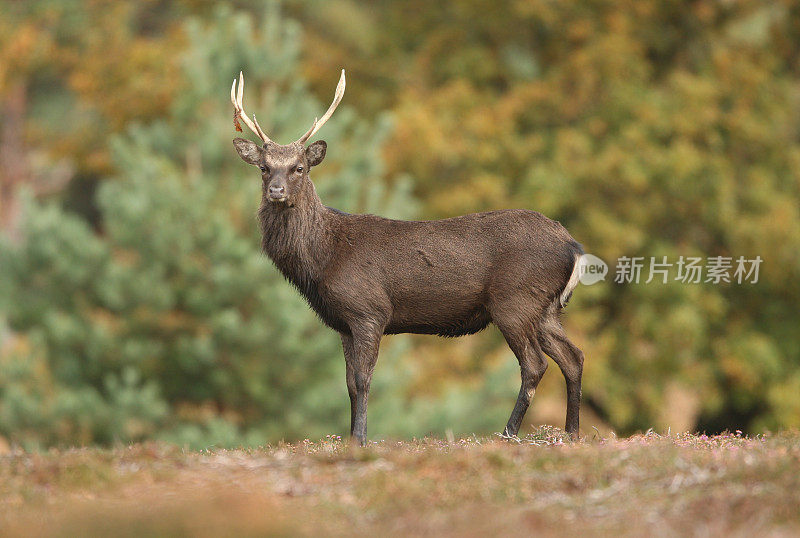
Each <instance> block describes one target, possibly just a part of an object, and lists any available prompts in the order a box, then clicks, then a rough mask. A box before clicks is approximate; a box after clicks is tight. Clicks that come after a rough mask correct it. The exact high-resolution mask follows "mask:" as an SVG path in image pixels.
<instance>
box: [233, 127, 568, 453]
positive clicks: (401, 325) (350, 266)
mask: <svg viewBox="0 0 800 538" xmlns="http://www.w3.org/2000/svg"><path fill="white" fill-rule="evenodd" d="M234 145H235V146H236V148H237V150H238V151H239V154H240V155H241V156H242V158H243V159H244V160H245V161H246V162H248V163H250V164H254V165H257V166H259V167H260V168H262V180H263V192H262V201H261V207H260V209H259V212H258V217H259V222H260V225H261V232H262V248H263V250H264V252H265V253H266V254H267V255H268V256H269V257H270V258H271V259H272V261H273V262H274V263H275V265H276V266H277V267H278V269H279V270H280V271H281V273H283V275H284V276H285V277H286V278H287V279H288V280H289V281H290V282H291V283H292V284H294V285H295V286H296V287H297V289H298V290H299V291H300V293H301V294H302V295H303V296H304V297H305V298H306V300H307V301H308V303H309V305H310V306H311V308H313V309H314V311H315V312H316V313H317V314H318V315H319V317H320V319H321V320H322V321H323V322H324V323H325V324H326V325H328V326H329V327H331V328H332V329H334V330H336V331H338V332H339V333H340V335H341V338H342V346H343V349H344V355H345V359H346V360H345V362H346V370H347V386H348V390H349V393H350V399H351V434H352V435H353V436H354V437H355V438H356V439H357V440H358V441H359V442H360V443H362V444H363V443H364V442H365V441H366V424H367V421H366V410H367V394H368V392H369V385H370V381H371V379H372V372H373V368H374V366H375V362H376V361H377V356H378V348H379V344H380V340H381V337H382V336H383V335H384V334H396V333H421V334H438V335H441V336H461V335H465V334H472V333H475V332H478V331H480V330H482V329H484V328H485V327H486V326H487V325H488V324H489V323H494V324H495V325H496V326H497V327H498V328H499V329H500V331H501V332H502V333H503V336H504V337H505V338H506V341H507V342H508V344H509V346H510V347H511V349H512V351H513V352H514V354H515V355H516V356H517V358H518V360H519V362H520V367H521V371H522V386H521V388H520V394H519V397H518V398H517V403H516V405H515V407H514V410H513V412H512V414H511V418H510V419H509V422H508V424H507V426H506V429H505V432H504V433H505V434H506V435H516V434H517V432H518V431H519V428H520V425H521V423H522V418H523V416H524V414H525V411H526V410H527V408H528V406H529V404H530V400H531V397H532V396H533V392H534V391H535V388H536V386H537V385H538V383H539V380H540V379H541V377H542V374H544V371H545V369H546V367H547V360H546V358H545V356H544V353H547V354H548V355H550V356H551V357H552V358H553V359H554V360H555V361H556V363H557V364H558V365H559V366H560V367H561V370H562V372H563V373H564V376H565V378H566V381H567V393H568V394H567V422H566V428H567V431H569V432H570V433H573V434H575V433H577V432H578V429H579V424H578V414H579V413H578V410H579V405H580V384H581V371H582V367H583V354H582V353H581V351H580V350H579V349H578V348H577V347H575V346H574V345H573V344H572V343H571V342H570V341H569V340H568V339H567V337H566V335H565V334H564V332H563V329H562V327H561V323H560V321H559V317H558V315H559V311H560V309H561V306H562V300H563V297H562V296H563V295H565V294H567V295H568V293H569V292H570V291H571V290H569V289H567V290H565V288H567V284H568V281H570V277H571V276H573V275H574V271H575V264H576V260H577V257H578V256H580V254H581V253H582V249H581V247H580V245H579V244H578V243H577V242H575V240H573V239H572V237H571V236H570V235H569V233H568V232H567V231H566V230H565V229H564V227H563V226H561V225H560V224H559V223H557V222H555V221H552V220H550V219H548V218H546V217H544V216H543V215H541V214H540V213H536V212H534V211H527V210H504V211H491V212H487V213H477V214H471V215H465V216H462V217H455V218H451V219H445V220H437V221H399V220H391V219H385V218H382V217H377V216H374V215H350V214H347V213H343V212H341V211H338V210H336V209H331V208H329V207H325V206H324V205H323V204H322V202H321V201H320V199H319V197H318V196H317V193H316V190H315V189H314V185H313V183H312V182H311V180H310V179H309V177H308V169H309V168H310V167H311V166H314V165H316V164H319V162H321V161H322V159H323V158H324V156H325V149H326V146H325V143H324V142H316V143H314V144H312V145H310V146H309V147H308V148H304V147H303V146H302V145H301V144H298V143H294V144H290V145H288V146H280V145H278V144H274V143H269V144H266V145H265V146H264V147H263V148H262V147H259V146H256V145H255V144H253V143H252V142H248V141H246V140H244V139H236V140H234ZM298 167H300V168H301V169H300V170H299V171H298V170H297V168H298ZM278 197H280V199H278ZM572 285H573V286H574V284H572Z"/></svg>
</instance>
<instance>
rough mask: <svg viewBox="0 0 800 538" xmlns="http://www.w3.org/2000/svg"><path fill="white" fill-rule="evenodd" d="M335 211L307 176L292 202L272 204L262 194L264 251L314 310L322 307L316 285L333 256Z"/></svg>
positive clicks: (262, 242)
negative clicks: (330, 224) (331, 221)
mask: <svg viewBox="0 0 800 538" xmlns="http://www.w3.org/2000/svg"><path fill="white" fill-rule="evenodd" d="M332 213H333V212H332V211H330V210H329V209H328V208H326V207H325V206H323V205H322V201H321V200H320V199H319V196H318V195H317V192H316V190H315V189H314V184H313V183H311V181H310V180H308V179H307V180H306V181H304V182H303V188H302V189H301V191H300V193H298V195H297V196H296V197H295V198H294V199H293V200H291V205H289V204H285V203H272V202H270V201H269V199H268V197H267V195H266V193H262V196H261V207H260V208H259V210H258V220H259V223H260V225H261V248H262V250H263V251H264V253H265V254H266V255H267V256H269V257H270V259H271V260H272V261H273V263H275V266H276V267H277V268H278V269H279V270H280V272H281V273H283V276H284V277H286V279H287V280H289V281H290V282H291V283H292V284H294V285H295V286H296V287H297V289H298V290H299V291H300V293H302V294H303V296H304V297H305V298H306V299H307V300H308V302H309V303H310V304H311V306H312V308H314V309H315V310H318V308H319V307H320V306H321V305H320V304H319V302H320V301H319V297H318V295H317V285H318V283H319V281H320V278H321V276H322V271H323V270H324V268H325V266H326V265H327V263H328V261H329V260H330V257H331V242H332V238H331V231H330V228H329V223H330V219H331V218H333V217H334V216H333V214H332ZM318 311H319V310H318Z"/></svg>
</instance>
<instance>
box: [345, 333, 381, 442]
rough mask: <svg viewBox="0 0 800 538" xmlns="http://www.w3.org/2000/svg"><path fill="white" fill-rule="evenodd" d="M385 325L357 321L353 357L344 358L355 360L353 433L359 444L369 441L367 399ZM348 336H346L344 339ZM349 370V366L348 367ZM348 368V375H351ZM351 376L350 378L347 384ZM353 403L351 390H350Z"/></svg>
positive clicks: (353, 334)
mask: <svg viewBox="0 0 800 538" xmlns="http://www.w3.org/2000/svg"><path fill="white" fill-rule="evenodd" d="M382 335H383V327H382V326H379V325H377V324H375V323H358V324H354V325H352V326H351V335H350V337H349V338H350V340H351V342H352V343H351V349H352V352H351V359H347V353H346V352H345V359H346V360H348V362H350V364H352V377H353V386H354V389H355V406H354V409H353V408H352V407H351V410H352V414H351V415H352V422H351V427H350V430H351V431H350V434H351V435H352V436H353V438H354V440H355V441H357V442H358V444H359V445H361V446H364V445H365V444H366V443H367V399H368V398H369V386H370V383H371V382H372V372H373V370H374V369H375V363H376V362H377V361H378V349H379V348H380V342H381V336H382ZM344 340H345V338H343V341H344ZM348 370H350V367H349V368H348ZM349 375H350V374H349V372H348V376H349ZM349 385H350V380H349V379H348V388H349ZM350 401H351V404H352V401H353V400H352V393H351V400H350Z"/></svg>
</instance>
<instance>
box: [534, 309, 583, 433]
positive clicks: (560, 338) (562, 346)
mask: <svg viewBox="0 0 800 538" xmlns="http://www.w3.org/2000/svg"><path fill="white" fill-rule="evenodd" d="M538 337H539V344H540V346H541V348H542V350H544V352H545V353H547V354H548V355H550V357H551V358H552V359H553V360H554V361H555V363H556V364H558V367H559V368H561V373H563V374H564V379H565V380H566V382H567V419H566V426H565V429H566V430H567V433H569V434H571V435H572V436H573V437H575V436H577V435H578V433H579V430H580V406H581V377H582V376H583V352H582V351H581V350H580V349H578V347H577V346H576V345H575V344H573V343H572V342H570V340H569V338H567V335H566V333H565V332H564V328H563V327H562V326H561V321H560V320H559V319H558V310H557V308H556V307H554V308H552V309H551V310H549V311H548V314H547V316H546V317H545V319H544V322H543V323H542V327H541V330H540V331H539V333H538Z"/></svg>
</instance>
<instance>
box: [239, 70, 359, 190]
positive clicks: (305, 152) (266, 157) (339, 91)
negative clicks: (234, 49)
mask: <svg viewBox="0 0 800 538" xmlns="http://www.w3.org/2000/svg"><path fill="white" fill-rule="evenodd" d="M344 89H345V77H344V69H342V75H341V77H339V84H338V85H337V86H336V94H335V95H334V97H333V102H332V103H331V106H330V107H328V110H327V112H325V114H324V115H323V116H322V118H320V119H314V123H312V124H311V128H310V129H309V130H308V131H306V133H305V134H304V135H303V136H301V137H300V138H299V139H297V140H296V141H294V142H292V143H291V144H287V145H285V146H284V145H281V144H278V143H276V142H273V141H272V140H270V139H269V137H268V136H267V135H266V134H264V131H263V130H262V129H261V126H260V125H259V124H258V121H257V120H256V116H255V114H253V119H252V121H251V120H250V118H248V117H247V114H246V113H245V111H244V106H243V105H242V95H243V93H244V76H243V75H242V73H239V87H238V91H237V87H236V79H234V81H233V86H231V102H232V103H233V107H234V124H235V125H236V128H237V130H241V127H240V126H239V122H238V120H239V119H241V120H242V121H243V122H244V123H245V125H247V126H248V127H249V128H250V130H251V131H253V132H254V133H255V134H256V135H257V136H258V137H259V138H260V139H261V140H262V141H263V142H264V144H263V145H262V146H259V145H258V144H256V143H254V142H251V141H250V140H246V139H244V138H234V139H233V145H234V147H235V148H236V151H237V152H238V153H239V156H240V157H241V158H242V160H243V161H244V162H246V163H248V164H252V165H253V166H258V167H259V168H260V169H261V182H262V187H263V189H264V198H265V199H266V200H269V202H271V203H274V204H286V205H288V206H291V205H294V202H295V200H297V198H298V197H299V196H301V193H302V192H303V190H304V188H307V187H309V186H310V184H311V180H310V179H309V177H308V171H309V169H310V168H311V167H312V166H316V165H318V164H319V163H321V162H322V160H323V159H324V158H325V150H326V149H327V147H328V145H327V144H326V143H325V141H324V140H318V141H316V142H314V143H313V144H309V145H308V146H306V142H307V141H308V139H309V138H311V137H312V136H314V134H315V133H316V132H317V131H319V129H320V127H322V126H323V125H324V124H325V122H326V121H328V119H330V117H331V115H333V111H334V110H336V107H337V106H339V102H340V101H341V100H342V97H343V96H344Z"/></svg>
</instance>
